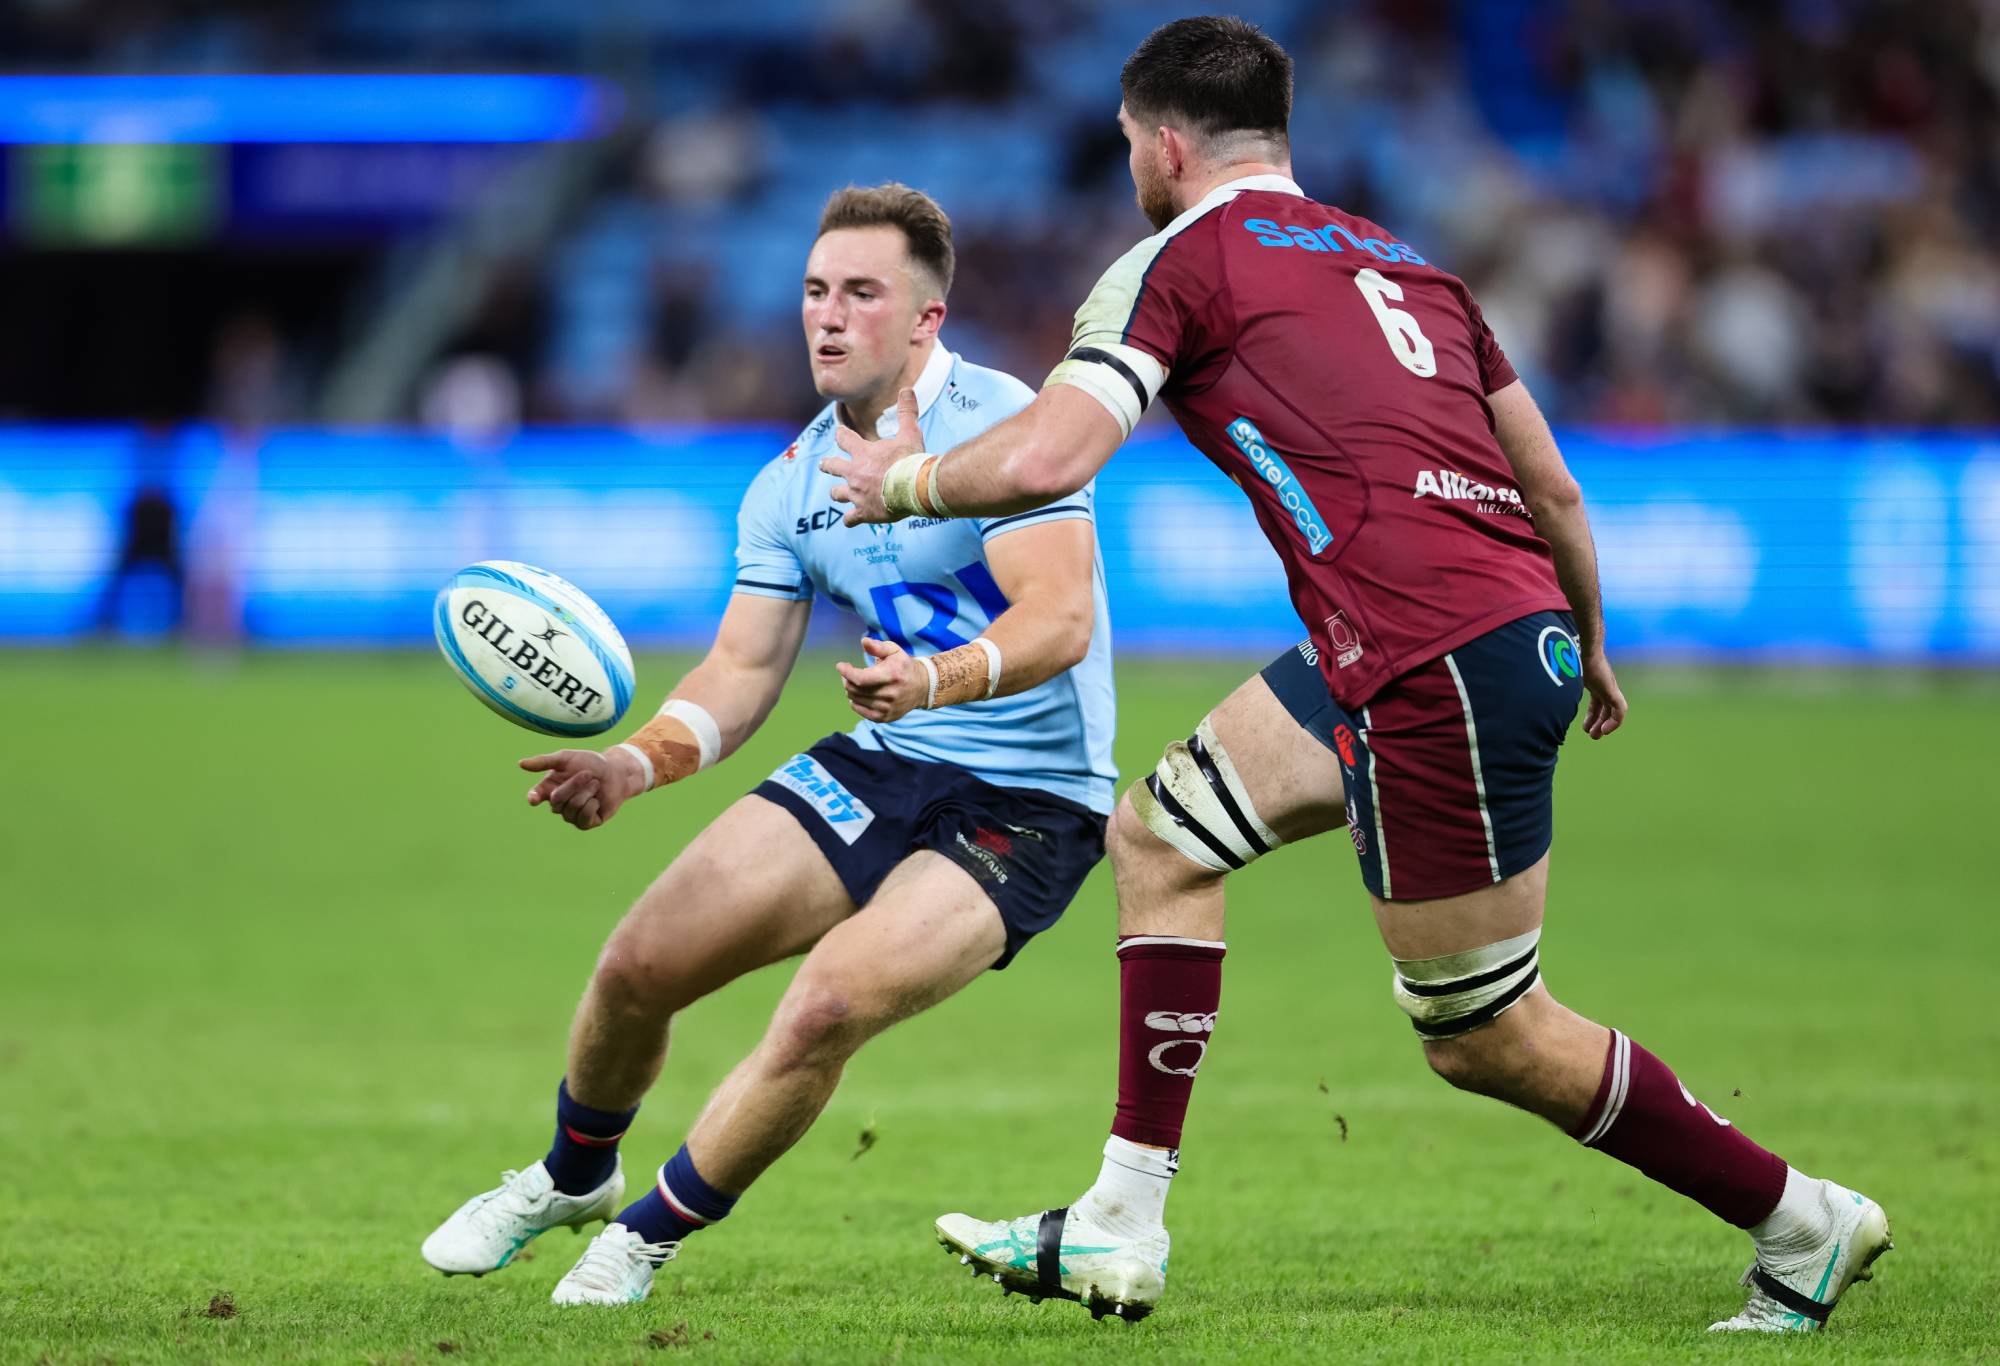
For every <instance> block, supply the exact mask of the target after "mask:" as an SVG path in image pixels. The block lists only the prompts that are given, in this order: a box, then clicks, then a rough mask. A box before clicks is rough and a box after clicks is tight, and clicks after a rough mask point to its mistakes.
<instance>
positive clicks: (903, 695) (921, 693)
mask: <svg viewBox="0 0 2000 1366" xmlns="http://www.w3.org/2000/svg"><path fill="white" fill-rule="evenodd" d="M861 648H862V649H863V650H866V651H867V652H868V657H869V658H870V659H872V660H874V661H875V662H874V663H873V664H870V665H869V666H868V667H867V668H865V669H862V668H857V667H855V666H854V665H852V664H849V663H848V662H847V661H846V660H844V659H843V660H841V661H839V662H838V663H836V664H835V665H834V666H833V667H834V669H835V670H836V671H838V672H839V674H840V681H841V682H842V683H844V684H845V685H846V686H847V705H848V706H850V707H852V708H854V711H855V714H856V715H857V716H861V717H865V718H866V719H868V720H870V721H879V722H883V723H885V724H886V723H888V722H890V721H894V720H895V719H896V718H897V717H899V716H906V715H908V714H909V713H910V712H913V711H915V710H916V709H917V708H919V707H921V706H923V705H924V703H925V702H926V701H927V700H929V697H930V675H929V674H928V673H926V672H925V671H924V666H923V665H921V664H919V663H918V662H917V661H916V658H915V657H914V656H912V655H910V654H907V653H905V651H904V650H903V647H902V646H900V645H898V644H896V642H895V641H893V640H877V639H875V637H873V636H863V637H862V638H861Z"/></svg>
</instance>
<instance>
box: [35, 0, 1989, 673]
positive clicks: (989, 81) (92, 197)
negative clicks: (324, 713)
mask: <svg viewBox="0 0 2000 1366" xmlns="http://www.w3.org/2000/svg"><path fill="white" fill-rule="evenodd" d="M1245 9H1246V10H1247V12H1248V13H1249V14H1250V15H1251V16H1252V17H1255V18H1258V19H1260V20H1262V21H1263V22H1264V23H1266V24H1267V25H1268V26H1269V27H1270V29H1271V31H1272V32H1273V33H1275V34H1276V35H1278V36H1279V37H1281V38H1282V39H1283V40H1284V41H1285V42H1287V43H1288V44H1289V46H1290V48H1291V50H1292V51H1293V53H1294V54H1295V56H1296V58H1297V61H1298V82H1297V110H1296V115H1295V119H1294V129H1293V134H1294V136H1293V143H1294V154H1295V162H1296V168H1297V173H1298V176H1299V179H1300V180H1301V181H1302V182H1303V183H1304V185H1305V186H1306V187H1307V188H1308V190H1310V191H1311V192H1313V193H1315V194H1316V195H1318V196H1320V197H1321V198H1324V199H1329V200H1332V201H1334V202H1338V203H1340V204H1342V205H1343V206H1345V207H1348V208H1350V209H1353V210H1355V211H1357V212H1360V213H1363V214H1365V215H1370V216H1373V217H1376V218H1378V219H1379V220H1380V221H1382V222H1383V223H1384V224H1386V225H1388V226H1389V227H1390V228H1391V229H1392V230H1393V231H1395V232H1396V233H1398V234H1399V235H1400V236H1402V237H1403V238H1404V239H1406V240H1408V241H1411V242H1413V243H1416V244H1418V246H1419V247H1420V248H1421V249H1422V250H1423V251H1424V252H1425V253H1426V254H1427V255H1428V256H1430V257H1431V258H1432V259H1435V260H1438V261H1440V262H1442V263H1444V264H1445V265H1446V266H1448V267H1449V268H1450V269H1452V270H1454V271H1455V272H1456V273H1458V274H1460V275H1462V276H1463V277H1465V278H1466V279H1467V280H1468V281H1469V282H1470V283H1471V284H1472V286H1473V288H1474V289H1475V291H1476V292H1477V294H1478V296H1479V298H1480V299H1481V300H1482V303H1483V305H1484V308H1485V311H1486V315H1487V317H1488V318H1489V320H1491V322H1492V323H1493V325H1494V328H1495V330H1496V332H1497V333H1498V334H1499V336H1500V338H1501V340H1502V341H1503V343H1504V344H1505V345H1506V347H1507V350H1508V352H1509V353H1510V355H1511V357H1512V358H1513V360H1514V361H1515V364H1516V365H1517V366H1518V367H1519V369H1520V370H1521V372H1522V373H1523V375H1524V376H1526V377H1527V379H1528V381H1529V383H1530V385H1531V387H1532V388H1533V389H1534V390H1535V392H1536V394H1537V395H1538V397H1539V398H1540V399H1541V401H1542V403H1543V405H1544V406H1545V407H1546V408H1547V409H1548V411H1549V412H1550V413H1551V414H1552V416H1553V417H1554V419H1555V420H1556V421H1557V423H1558V424H1559V425H1561V426H1562V427H1563V428H1565V429H1566V433H1567V436H1568V441H1567V444H1568V448H1569V449H1570V451H1571V452H1572V454H1573V457H1574V459H1575V461H1576V464H1577V466H1578V468H1579V472H1580V474H1581V475H1582V477H1583V481H1584V485H1585V488H1586V489H1587V490H1588V491H1589V493H1590V494H1591V496H1592V498H1593V500H1594V503H1595V505H1596V507H1595V511H1596V522H1597V527H1598V536H1599V540H1600V543H1601V545H1602V548H1603V553H1604V560H1605V569H1604V572H1605V578H1606V589H1607V596H1608V599H1609V604H1610V609H1611V613H1612V618H1613V629H1614V639H1615V640H1616V641H1617V642H1618V644H1619V646H1620V647H1621V648H1622V650H1623V651H1624V653H1625V654H1626V655H1627V656H1632V655H1637V654H1647V653H1650V654H1655V655H1671V656H1690V655H1691V656H1695V657H1699V658H1726V657H1742V656H1757V657H1779V658H1787V659H1798V658H1803V659H1808V660H1831V659H1869V660H1876V659H1879V660H1893V661H1903V662H1916V661H1924V660H1932V659H1938V660H1951V661H1957V662H1971V661H1978V660H1990V659H1992V658H1993V657H1995V655H1996V654H2000V457H1996V447H1995V445H1994V443H1993V442H1992V441H1991V440H1990V433H1992V432H1993V431H1994V430H1995V428H1996V427H1997V426H2000V259H1996V257H1995V254H1994V251H1993V245H1992V244H1993V243H1994V242H1995V241H1996V240H2000V99H1996V87H1995V73H1996V71H2000V18H1996V13H1995V10H1994V8H1993V7H1992V6H1991V5H1982V4H1978V3H1972V2H1971V0H1936V3H1926V4H1922V5H1909V4H1899V3H1857V2H1851V0H1792V3H1785V4H1769V5H1761V4H1760V5H1745V4H1729V3H1720V0H1717V2H1716V3H1701V2H1699V0H1671V2H1670V0H1650V2H1648V3H1624V4H1605V3H1583V2H1582V0H1576V2H1574V3H1558V2H1557V0H1487V2H1486V3H1479V4H1472V3H1458V4H1451V3H1443V2H1442V0H1431V2H1430V3H1420V4H1403V3H1397V4H1388V3H1346V4H1311V5H1305V4H1257V5H1249V6H1246V7H1245ZM1177 13H1179V11H1178V10H1177V9H1176V8H1174V7H1172V6H1163V5H1159V4H1153V3H1122V4H1107V5H1092V6H1085V5H1062V4H1049V3H1027V2H1025V0H1018V2H1015V3H1008V2H1007V0H980V3H976V4H975V3H961V2H959V0H925V2H924V3H893V2H892V0H871V2H869V3H861V2H859V0H857V2H855V3H836V4H825V3H788V2H786V0H759V2H758V3H738V4H728V5H696V4H689V3H680V2H679V0H669V2H667V3H660V2H659V0H646V2H645V3H635V2H632V0H598V2H597V3H593V4H585V5H578V4H575V3H570V2H569V0H492V2H491V3H472V2H471V0H343V2H342V3H320V4H300V5H285V6H270V5H261V4H230V3H221V2H219V0H218V2H216V3H209V4H204V5H200V6H194V7H188V6H177V5H164V4H146V3H134V2H133V0H124V2H123V3H114V2H113V0H31V2H29V0H24V3H21V4H17V5H13V6H10V7H8V10H7V13H6V14H5V16H4V17H0V64H4V66H5V67H7V68H11V69H12V71H13V72H15V73H18V74H11V75H7V76H6V77H5V78H4V79H0V143H4V144H5V145H4V148H0V151H4V166H0V205H4V217H0V223H4V238H0V241H4V250H0V298H4V299H5V301H6V307H5V308H4V310H0V604H4V606H0V635H6V636H12V637H17V638H24V639H40V640H48V639H64V638H73V637H77V636H84V635H91V634H110V635H114V636H152V635H157V634H160V633H162V632H166V631H170V630H175V629H181V630H185V631H187V632H188V633H189V634H191V635H193V636H195V637H197V638H198V639H201V640H204V641H209V642H216V643H227V642H230V641H234V640H237V639H249V640H252V641H259V642H263V641H270V642H293V641H333V642H371V643H373V642H411V643H414V642H416V641H418V640H419V639H421V638H422V636H423V635H424V634H425V631H426V630H427V627H426V626H425V623H424V619H423V615H422V612H421V610H420V609H421V606H422V604H423V602H424V601H425V600H426V598H427V596H428V594H429V593H430V591H431V589H432V586H433V585H434V584H436V583H437V582H438V581H439V580H440V578H441V577H442V576H444V575H445V574H447V573H449V572H450V570H451V569H453V568H454V567H456V566H457V565H458V564H461V563H464V562H466V561H469V560H472V559H477V558H481V557H484V556H488V555H495V554H504V555H509V556H516V557H519V558H525V559H529V560H532V561H537V562H541V563H545V564H549V565H551V566H553V567H555V568H557V569H559V570H560V571H561V572H563V573H565V574H566V575H568V576H569V577H570V578H572V579H573V580H575V581H576V582H578V583H579V584H581V585H583V586H584V587H585V588H586V589H587V590H589V591H591V592H593V593H596V594H597V595H599V596H600V597H601V598H602V599H603V601H604V602H605V604H606V605H607V606H608V607H609V608H610V609H611V610H612V611H613V612H614V613H615V614H617V616H618V617H619V619H620V620H621V621H622V622H623V623H624V624H625V625H626V627H627V628H628V633H629V634H630V635H632V636H633V637H634V638H635V639H638V640H641V641H646V642H653V643H676V644H692V643H697V642H698V641H699V640H700V639H701V638H702V637H703V635H704V633H705V632H706V630H707V629H708V626H709V624H710V623H711V622H712V621H713V619H714V615H715V613H716V611H717V609H718V608H719V606H720V603H721V601H722V598H723V595H724V593H725V591H726V589H725V584H726V582H727V578H728V576H727V574H726V573H725V572H724V570H723V568H722V563H723V559H724V557H726V555H727V553H728V551H729V548H730V545H731V542H732V537H733V522H732V512H733V507H734V502H735V499H736V495H737V492H738V490H739V489H740V487H741V486H742V484H743V483H744V482H745V480H746V479H747V478H748V475H749V473H750V472H751V470H752V469H754V467H755V466H756V464H757V463H758V461H759V460H760V459H763V458H766V457H767V456H768V454H770V453H774V452H775V451H777V450H779V449H782V447H783V445H784V444H785V442H786V441H788V440H789V439H790V436H791V435H792V434H793V433H794V432H795V431H796V429H797V427H798V426H799V425H801V424H802V423H803V421H804V420H805V419H806V418H807V417H808V416H809V415H810V414H811V413H812V412H813V411H815V409H816V408H817V407H818V400H817V398H816V397H815V396H814V395H813V394H812V391H811V388H810V386H809V384H808V383H807V382H806V375H805V369H804V365H803V363H802V362H803V357H802V354H801V351H802V341H801V336H800V329H799V325H798V320H797V295H798V276H799V272H800V267H801V265H802V263H803V260H804V255H805V252H806V249H807V247H808V245H809V243H810V240H811V234H812V228H813V224H814V222H815V219H816V217H817V211H818V207H819V205H820V204H821V202H822V201H823V200H824V198H825V197H826V195H827V194H828V193H829V192H830V191H832V190H834V189H836V188H839V187H840V186H842V185H845V184H848V183H850V182H854V183H862V184H867V183H873V182H876V181H878V180H882V179H887V178H892V177H893V178H900V179H903V180H905V181H908V182H910V183H912V184H915V185H918V186H921V187H923V188H924V189H926V190H928V191H930V192H931V193H932V194H934V195H935V196H936V197H937V198H938V199H939V200H940V201H941V202H942V203H943V204H944V205H945V207H946V209H947V210H948V211H949V212H950V213H951V214H952V216H953V218H954V220H955V223H956V227H957V234H958V245H959V253H960V259H961V261H962V262H963V269H962V270H961V271H960V274H959V282H958V286H957V288H956V290H955V292H954V296H953V298H952V300H951V305H952V316H951V319H950V321H949V323H948V325H947V330H946V333H945V336H946V338H947V340H948V342H949V343H950V345H952V346H953V347H954V348H955V349H957V350H959V351H961V352H962V353H963V354H965V355H967V356H969V357H971V358H973V359H975V360H977V361H979V362H981V363H983V364H987V365H994V366H999V367H1001V368H1005V369H1008V370H1011V371H1014V372H1016V373H1018V374H1021V375H1023V376H1025V377H1027V378H1029V379H1030V380H1031V381H1034V380H1038V379H1039V377H1040V376H1041V375H1043V374H1044V373H1046V371H1047V370H1048V368H1049V366H1050V365H1051V363H1052V361H1053V360H1054V359H1055V358H1057V356H1058V355H1059V352H1060V350H1061V348H1062V344H1063V341H1064V339H1065V337H1066V335H1067V329H1068V314H1069V311H1070V310H1071V309H1072V308H1073V307H1074V306H1075V304H1076V303H1077V301H1079V300H1080V299H1081V298H1082V297H1083V295H1084V293H1085V292H1086V291H1087V289H1088V286H1089V284H1090V283H1091V281H1092V280H1094V279H1095V277H1096V275H1097V273H1098V272H1099V271H1100V270H1102V269H1103V267H1104V266H1105V265H1106V264H1108V263H1109V262H1110V261H1111V260H1112V259H1113V258H1114V257H1115V256H1116V255H1117V254H1119V253H1120V252H1121V251H1122V250H1123V249H1124V248H1125V247H1126V246H1127V245H1129V244H1130V242H1132V241H1133V240H1135V239H1136V238H1137V237H1138V236H1139V235H1140V234H1141V233H1142V232H1143V231H1144V225H1143V222H1142V220H1141V219H1140V218H1139V217H1138V215H1137V213H1136V211H1135V210H1134V208H1133V206H1132V204H1131V187H1130V185H1129V183H1128V181H1127V177H1126V172H1125V168H1124V158H1123V155H1122V150H1121V148H1122V144H1121V141H1120V139H1119V137H1118V133H1117V129H1116V127H1115V124H1114V122H1113V118H1112V115H1113V112H1114V110H1115V108H1116V105H1117V86H1116V79H1115V77H1116V71H1117V68H1118V65H1119V63H1120V62H1121V61H1122V59H1123V57H1124V55H1125V54H1126V53H1127V52H1128V51H1129V50H1130V48H1131V47H1132V45H1133V44H1134V43H1135V42H1136V40H1137V39H1138V38H1139V37H1141V36H1143V35H1144V34H1145V33H1146V32H1147V31H1148V30H1149V29H1150V28H1151V27H1152V26H1153V25H1154V24H1155V23H1157V22H1159V21H1161V20H1163V19H1165V18H1169V17H1172V16H1174V15H1175V14H1177ZM161 73H172V74H171V75H163V74H161ZM330 73H340V74H330ZM357 73H375V74H357ZM1104 506H1105V513H1104V532H1105V540H1106V551H1107V560H1108V568H1109V571H1110V574H1111V580H1112V586H1113V589H1114V592H1113V601H1114V612H1115V624H1116V626H1117V629H1118V633H1119V639H1120V641H1121V643H1123V644H1124V645H1126V646H1128V647H1131V648H1142V649H1146V650H1154V651H1162V650H1163V651H1175V650H1182V649H1189V648H1194V649H1200V648H1206V647H1208V646H1211V645H1214V644H1216V643H1218V641H1225V640H1226V641H1228V642H1233V643H1237V644H1240V645H1243V646H1245V647H1254V648H1259V649H1262V648H1276V647H1277V646H1279V645H1281V644H1283V642H1284V641H1285V639H1286V638H1288V637H1290V636H1291V635H1293V634H1294V630H1295V628H1294V624H1293V623H1292V621H1291V620H1290V614H1289V610H1288V608H1287V606H1286V604H1285V601H1284V598H1283V593H1282V586H1281V583H1280V580H1279V577H1278V575H1277V573H1276V569H1275V561H1274V559H1273V557H1272V556H1271V554H1270V552H1269V551H1268V550H1267V549H1266V548H1265V547H1264V545H1263V544H1262V540H1261V537H1260V536H1259V535H1258V533H1257V531H1256V529H1255V527H1254V525H1253V524H1252V522H1251V521H1250V519H1249V518H1247V517H1245V516H1243V515H1242V509H1241V507H1240V506H1239V499H1238V496H1237V495H1236V493H1235V491H1234V490H1232V489H1230V488H1229V487H1228V486H1227V484H1226V483H1224V482H1223V481H1221V480H1219V479H1216V478H1214V477H1213V476H1212V474H1211V473H1210V472H1208V471H1207V468H1206V465H1205V463H1204V462H1201V461H1199V460H1198V458H1197V457H1194V456H1192V455H1191V454H1190V453H1189V452H1188V449H1187V448H1186V447H1185V445H1184V444H1183V443H1182V442H1181V440H1180V438H1179V437H1178V435H1177V434H1176V433H1175V432H1174V430H1173V428H1172V425H1171V422H1170V420H1169V419H1168V418H1167V416H1166V414H1165V413H1164V411H1162V412H1160V413H1156V414H1154V415H1152V417H1151V418H1150V419H1149V421H1148V423H1147V425H1146V427H1145V429H1144V431H1143V432H1142V434H1141V436H1140V438H1139V445H1138V448H1137V449H1134V450H1133V451H1131V452H1129V453H1128V454H1126V455H1125V456H1124V457H1122V458H1121V459H1120V460H1119V461H1118V462H1116V463H1114V465H1113V466H1112V467H1111V471H1110V472H1109V473H1108V474H1107V476H1106V488H1105V498H1104ZM1225 628H1226V629H1225Z"/></svg>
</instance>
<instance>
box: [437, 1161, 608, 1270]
mask: <svg viewBox="0 0 2000 1366" xmlns="http://www.w3.org/2000/svg"><path fill="white" fill-rule="evenodd" d="M624 1199H625V1164H624V1162H623V1161H622V1160H620V1161H619V1162H617V1163H615V1164H614V1165H613V1166H612V1168H611V1176H610V1179H608V1180H607V1181H605V1183H604V1184H603V1185H601V1186H599V1187H598V1188H597V1189H596V1190H594V1191H586V1192H585V1193H584V1194H582V1195H564V1194H563V1193H562V1192H561V1191H559V1190H557V1189H556V1187H555V1182H554V1181H552V1180H550V1178H549V1169H548V1168H547V1167H546V1166H544V1165H542V1164H541V1163H540V1162H537V1163H536V1164H535V1165H534V1166H532V1167H529V1168H528V1169H527V1170H526V1171H518V1172H503V1173H501V1176H500V1184H499V1185H498V1186H497V1187H495V1188H494V1189H492V1190H490V1191H487V1192H486V1193H485V1194H484V1195H475V1196H473V1197H472V1198H471V1199H470V1200H468V1201H466V1202H465V1203H464V1204H462V1205H460V1206H459V1207H458V1211H457V1213H455V1214H453V1215H452V1216H451V1218H449V1219H447V1220H445V1221H444V1222H443V1223H442V1224H439V1225H438V1226H437V1229H436V1230H435V1231H434V1232H433V1233H432V1234H431V1236H430V1237H428V1238H426V1239H424V1248H423V1251H424V1260H425V1261H427V1262H429V1263H430V1264H431V1265H432V1266H434V1267H436V1268H437V1269H438V1270H439V1271H442V1272H444V1274H445V1275H447V1276H484V1275H485V1274H486V1273H487V1272H489V1271H498V1270H499V1269H500V1268H501V1267H503V1266H505V1265H507V1263H508V1262H511V1261H512V1260H514V1254H515V1253H517V1252H519V1251H520V1250H521V1249H522V1248H524V1247H526V1246H527V1245H528V1244H529V1243H530V1242H532V1241H534V1239H536V1238H537V1237H539V1236H541V1235H542V1234H544V1233H547V1232H548V1231H549V1230H550V1229H552V1228H571V1229H574V1230H576V1231H577V1232H578V1233H581V1232H583V1226H584V1225H585V1224H588V1223H592V1222H595V1221H596V1220H599V1219H602V1220H604V1221H606V1222H607V1223H608V1222H610V1219H611V1216H612V1215H614V1214H616V1213H617V1212H618V1206H619V1205H620V1204H621V1203H622V1202H623V1201H624Z"/></svg>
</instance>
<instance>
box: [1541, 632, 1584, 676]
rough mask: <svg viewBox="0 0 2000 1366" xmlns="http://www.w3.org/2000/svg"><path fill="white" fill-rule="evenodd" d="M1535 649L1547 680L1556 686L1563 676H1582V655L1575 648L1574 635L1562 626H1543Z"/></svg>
mask: <svg viewBox="0 0 2000 1366" xmlns="http://www.w3.org/2000/svg"><path fill="white" fill-rule="evenodd" d="M1536 649H1537V651H1538V652H1539V653H1540V655H1541V657H1542V669H1543V670H1544V671H1545V672H1546V673H1547V674H1548V676H1549V682H1551V683H1553V684H1555V685H1556V686H1557V687H1558V688H1560V687H1561V686H1562V684H1563V680H1564V679H1565V678H1578V677H1581V676H1582V674H1583V655H1582V652H1581V651H1579V650H1578V649H1577V645H1576V637H1575V636H1572V635H1571V634H1570V633H1569V632H1568V631H1565V630H1564V629H1563V628H1562V627H1560V626H1544V627H1543V628H1542V638H1541V639H1540V640H1539V641H1538V642H1536Z"/></svg>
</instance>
